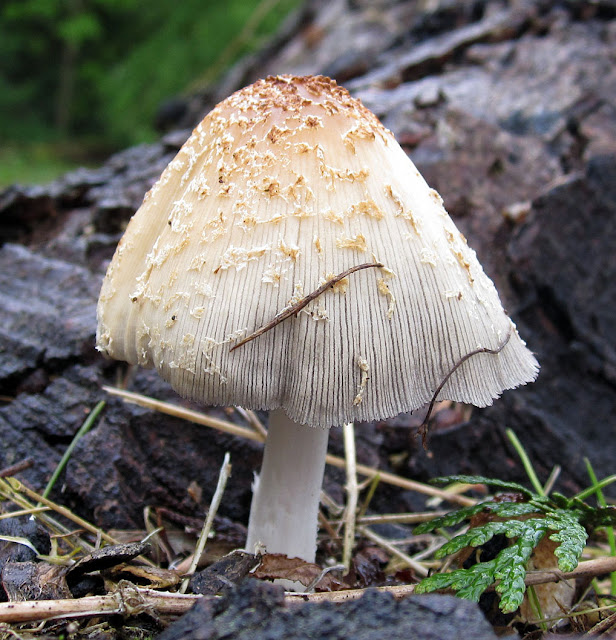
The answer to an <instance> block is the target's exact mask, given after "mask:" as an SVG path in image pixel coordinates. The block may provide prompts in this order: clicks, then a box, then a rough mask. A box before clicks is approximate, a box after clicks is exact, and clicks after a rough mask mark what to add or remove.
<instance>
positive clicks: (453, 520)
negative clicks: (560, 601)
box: [415, 475, 616, 613]
mask: <svg viewBox="0 0 616 640" xmlns="http://www.w3.org/2000/svg"><path fill="white" fill-rule="evenodd" d="M434 482H439V483H451V482H464V483H467V484H485V485H488V486H492V487H496V488H498V489H501V490H505V491H507V492H512V491H513V492H515V493H516V494H518V495H516V496H513V498H514V500H507V499H506V498H508V497H509V496H507V495H504V496H501V498H500V500H495V501H486V502H483V503H481V504H477V505H474V506H472V507H465V508H463V509H458V510H457V511H454V512H452V513H449V514H447V515H445V516H441V517H439V518H435V519H434V520H432V521H431V522H426V523H423V524H421V525H420V526H419V527H416V529H415V532H416V533H427V532H429V531H433V530H434V529H438V528H441V527H451V526H455V525H458V524H460V523H462V522H464V521H465V520H470V519H471V518H473V516H476V515H478V514H479V513H481V512H486V513H488V514H490V516H492V517H497V518H499V519H498V520H489V521H488V522H485V523H484V524H481V525H479V526H477V527H473V528H471V529H469V530H468V531H465V532H463V533H460V534H458V535H457V536H455V537H454V538H452V539H451V540H449V541H448V542H446V543H445V544H444V545H443V546H442V547H441V548H440V549H439V550H438V551H436V553H435V557H437V558H440V557H443V556H445V555H449V554H454V553H456V552H458V551H460V550H461V549H463V548H465V547H480V546H482V545H484V544H485V543H486V542H488V541H489V540H491V539H492V538H493V537H494V536H496V535H505V536H507V537H508V538H510V539H512V540H513V542H512V544H511V545H510V546H508V547H507V548H505V549H503V550H501V551H500V552H499V553H498V555H497V556H496V558H494V559H492V560H489V561H487V562H479V563H477V564H475V565H473V566H471V567H469V568H468V569H456V570H454V571H451V572H450V573H446V574H436V575H433V576H430V577H428V578H425V579H424V580H423V581H422V582H421V583H420V584H419V585H417V588H416V590H417V593H425V592H428V591H436V590H440V589H452V590H454V591H455V592H456V593H457V595H458V596H459V597H462V598H466V599H469V600H474V601H477V600H479V597H480V596H481V594H482V593H483V592H484V591H485V590H486V589H487V588H488V587H489V586H490V585H491V584H494V583H496V586H495V589H496V591H497V592H498V593H499V594H500V597H501V599H500V608H501V609H502V611H504V612H507V613H510V612H513V611H515V610H516V609H517V608H518V607H519V606H520V604H521V603H522V601H523V599H524V595H525V592H526V584H525V578H526V570H527V566H528V562H529V560H530V557H531V555H532V553H533V551H534V549H535V548H536V547H537V545H538V544H539V543H540V542H541V540H542V539H543V538H544V537H545V536H546V535H548V532H549V536H550V539H551V540H552V541H554V542H556V543H557V547H556V550H555V552H554V553H555V555H556V557H557V558H558V567H559V568H560V569H561V571H565V572H569V571H573V570H574V569H575V567H576V566H577V565H578V562H579V559H580V557H581V555H582V552H583V550H584V546H585V545H586V541H587V538H588V533H587V529H588V530H592V529H594V528H596V527H600V526H614V525H616V508H614V507H592V506H590V505H588V504H587V503H585V502H583V501H582V500H581V499H580V498H578V497H574V498H566V497H565V496H563V495H562V494H558V493H552V494H551V495H550V496H547V495H538V494H535V493H533V492H532V491H529V490H528V489H526V488H525V487H523V486H522V485H519V484H517V483H515V482H503V481H501V480H493V479H491V478H484V477H482V476H466V475H457V476H449V477H446V478H436V479H435V480H434ZM520 494H521V495H522V496H523V497H524V501H523V502H520V501H519V500H520V497H519V495H520Z"/></svg>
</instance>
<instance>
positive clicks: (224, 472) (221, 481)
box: [180, 452, 231, 593]
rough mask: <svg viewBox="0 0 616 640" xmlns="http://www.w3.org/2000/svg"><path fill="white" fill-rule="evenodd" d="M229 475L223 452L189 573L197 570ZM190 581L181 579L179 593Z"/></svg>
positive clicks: (229, 467)
mask: <svg viewBox="0 0 616 640" xmlns="http://www.w3.org/2000/svg"><path fill="white" fill-rule="evenodd" d="M230 475H231V463H230V462H229V453H228V452H227V453H225V457H224V460H223V463H222V467H221V468H220V474H219V475H218V483H217V485H216V491H215V492H214V495H213V496H212V501H211V502H210V508H209V509H208V512H207V518H206V519H205V522H204V524H203V528H202V529H201V533H200V534H199V539H198V540H197V546H196V547H195V551H194V553H193V557H192V561H191V563H190V568H189V570H188V573H189V574H191V575H192V574H194V573H195V571H196V570H197V566H198V565H199V560H200V559H201V556H202V555H203V550H204V549H205V544H206V542H207V539H208V536H209V535H210V531H211V530H212V525H213V524H214V517H215V516H216V513H217V512H218V507H219V506H220V503H221V501H222V496H223V493H224V492H225V487H226V486H227V480H228V479H229V476H230ZM189 582H190V579H189V578H186V579H184V580H183V581H182V585H181V586H180V593H185V592H186V589H187V588H188V583H189Z"/></svg>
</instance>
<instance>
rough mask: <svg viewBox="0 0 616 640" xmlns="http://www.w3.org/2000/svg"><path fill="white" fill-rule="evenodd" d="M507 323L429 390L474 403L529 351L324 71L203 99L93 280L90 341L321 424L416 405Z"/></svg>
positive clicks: (453, 232) (201, 393)
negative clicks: (94, 316) (94, 324)
mask: <svg viewBox="0 0 616 640" xmlns="http://www.w3.org/2000/svg"><path fill="white" fill-rule="evenodd" d="M372 262H378V263H381V264H382V265H383V267H373V268H366V269H363V270H361V271H356V272H355V273H352V274H351V275H349V276H348V277H347V278H345V279H344V280H342V281H340V282H339V283H337V284H336V285H335V286H334V287H333V288H330V289H328V290H327V291H326V292H324V293H323V294H322V295H320V296H319V297H318V298H316V299H315V300H314V301H312V302H311V303H310V304H309V305H308V306H307V307H306V308H305V309H303V310H302V311H300V312H299V314H298V315H297V316H296V317H295V316H292V317H291V318H289V319H287V320H285V321H284V322H281V323H280V324H278V325H277V326H275V327H274V328H272V329H271V330H269V331H267V332H265V333H264V334H263V335H260V336H259V337H258V338H256V339H254V340H253V341H251V342H248V343H246V344H244V345H242V346H241V347H239V348H237V349H235V350H234V351H231V348H232V347H233V345H234V344H236V343H237V342H238V341H239V340H241V339H242V338H244V337H246V336H248V335H249V334H251V333H252V332H254V331H256V330H257V329H259V328H260V327H262V326H263V325H265V324H267V323H268V322H269V321H271V320H272V319H273V318H274V317H275V316H276V315H277V314H278V313H280V312H281V311H283V310H284V309H285V308H287V307H288V306H289V305H290V304H292V303H293V302H296V301H297V300H299V299H300V298H302V297H303V296H305V295H307V294H309V293H311V292H312V291H314V290H315V289H317V288H318V287H319V285H321V284H323V283H324V282H325V281H327V280H329V279H331V278H332V277H333V276H335V275H337V274H339V273H341V272H343V271H345V270H346V269H349V268H350V267H353V266H356V265H359V264H363V263H372ZM510 332H512V333H511V336H510V339H509V342H508V343H507V344H506V346H505V347H504V348H503V349H502V350H501V351H500V352H499V353H498V354H496V355H495V354H488V353H483V354H478V355H475V356H473V357H471V358H469V359H468V360H466V361H465V362H464V363H463V364H462V365H461V366H460V367H459V368H458V369H457V370H456V371H455V372H454V373H453V375H452V376H451V377H450V378H449V379H448V381H447V383H446V384H445V385H444V387H443V389H442V390H441V392H440V394H439V399H450V400H456V401H460V402H466V403H471V404H474V405H477V406H485V405H489V404H491V403H492V401H493V399H494V398H496V397H498V396H499V395H500V393H501V392H502V391H503V390H504V389H509V388H513V387H516V386H518V385H520V384H525V383H527V382H530V381H532V380H534V379H535V377H536V376H537V372H538V364H537V362H536V360H535V358H534V357H533V355H532V354H531V353H530V352H529V351H528V350H527V348H526V347H525V345H524V343H523V342H522V340H521V339H520V338H519V336H518V334H517V332H516V331H515V327H514V326H513V323H512V322H511V320H510V319H509V318H508V317H507V315H506V314H505V312H504V311H503V308H502V306H501V302H500V300H499V297H498V294H497V292H496V289H495V287H494V285H493V283H492V281H491V280H490V279H489V278H488V277H487V276H486V275H485V274H484V272H483V269H482V268H481V265H480V264H479V262H478V260H477V258H476V256H475V253H474V251H472V250H471V249H470V248H469V247H468V246H467V244H466V240H465V239H464V237H463V236H462V234H461V233H460V232H459V231H458V230H457V228H456V227H455V225H454V224H453V222H452V221H451V219H450V218H449V216H448V215H447V213H446V211H445V209H444V208H443V204H442V201H441V198H440V196H439V195H438V193H437V192H436V191H434V190H433V189H430V188H429V187H428V185H427V184H426V182H425V181H424V179H423V178H422V177H421V175H420V174H419V172H418V171H417V169H416V168H415V166H414V165H413V163H412V162H411V161H410V160H409V158H408V157H407V155H406V154H405V152H404V151H403V150H402V149H401V147H400V146H399V145H398V143H397V142H396V141H395V139H394V137H393V136H392V134H391V133H390V132H389V131H387V130H386V129H385V128H384V127H383V125H382V124H381V123H380V122H379V121H378V119H377V118H376V117H375V116H374V115H373V114H372V113H371V112H370V111H368V110H367V109H366V108H365V107H364V106H363V105H362V104H361V103H360V102H359V101H358V100H355V99H353V98H351V96H350V95H349V94H348V92H347V91H346V90H345V89H343V88H341V87H339V86H338V85H336V83H335V82H333V81H332V80H330V79H328V78H324V77H291V76H281V77H269V78H267V79H265V80H261V81H258V82H256V83H255V84H253V85H251V86H249V87H246V88H245V89H242V90H241V91H238V92H237V93H235V94H233V95H232V96H231V97H229V98H228V99H226V100H225V101H223V102H221V103H220V104H219V105H218V106H217V107H215V108H214V109H213V110H212V111H211V112H210V113H209V114H208V115H207V116H206V117H205V118H204V120H203V121H202V122H201V124H200V125H199V126H198V127H197V128H196V129H195V131H194V132H193V134H192V135H191V137H190V138H189V140H188V141H187V142H186V144H185V145H184V146H183V147H182V149H181V150H180V152H179V153H178V155H177V156H176V158H175V159H174V160H173V161H172V162H171V163H170V164H169V166H168V167H167V169H166V170H165V171H164V173H163V174H162V176H161V178H160V179H159V181H158V182H157V183H156V184H155V185H154V187H153V188H152V190H151V191H150V192H149V193H148V194H147V195H146V197H145V199H144V202H143V204H142V206H141V208H140V209H139V210H138V211H137V213H136V214H135V215H134V217H133V218H132V220H131V221H130V223H129V225H128V228H127V230H126V233H125V234H124V237H123V238H122V240H121V242H120V244H119V246H118V248H117V251H116V254H115V256H114V258H113V260H112V262H111V264H110V266H109V270H108V272H107V275H106V278H105V281H104V284H103V288H102V291H101V295H100V301H99V305H98V334H97V343H98V348H99V349H100V350H101V351H103V352H105V353H107V354H108V355H109V356H111V357H113V358H116V359H120V360H126V361H128V362H130V363H133V364H139V365H141V366H145V367H156V368H157V369H158V371H159V373H160V375H161V376H162V377H163V378H164V379H166V380H168V381H169V382H170V383H171V385H172V386H173V388H174V389H175V390H176V391H177V392H178V393H180V394H181V395H183V396H186V397H190V398H192V399H194V400H198V401H201V402H203V403H205V404H209V405H228V404H234V405H241V406H244V407H248V408H253V409H275V408H279V407H282V408H283V409H284V411H285V412H286V413H287V415H288V416H289V417H290V418H291V419H293V420H294V421H295V422H297V423H300V424H310V425H313V426H321V427H329V426H333V425H340V424H343V423H345V422H350V421H353V420H374V419H381V418H387V417H391V416H394V415H397V414H398V413H401V412H404V411H410V410H413V409H416V408H418V407H420V406H422V405H424V404H425V403H426V402H428V401H430V399H431V398H432V395H433V394H434V392H435V390H436V389H437V388H438V386H439V384H440V383H441V382H442V381H443V379H444V378H445V377H446V376H447V374H448V373H449V372H450V371H451V370H452V369H453V368H454V367H455V365H456V364H457V363H458V362H459V361H460V359H461V358H463V357H464V356H465V355H466V354H468V353H469V352H472V351H474V350H476V349H478V348H487V349H496V348H498V347H499V346H501V345H502V344H503V342H504V341H505V340H506V339H507V336H508V335H509V333H510Z"/></svg>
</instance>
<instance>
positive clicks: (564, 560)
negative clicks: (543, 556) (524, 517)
mask: <svg viewBox="0 0 616 640" xmlns="http://www.w3.org/2000/svg"><path fill="white" fill-rule="evenodd" d="M579 517H580V515H579V514H577V513H576V512H575V511H565V510H563V509H559V510H558V511H556V512H555V513H554V514H552V515H549V516H547V517H546V518H545V522H546V526H547V527H548V528H549V529H553V530H554V531H555V533H553V534H552V535H551V536H550V540H553V541H554V542H558V543H559V545H558V547H557V548H556V550H555V551H554V555H555V556H556V557H557V558H558V568H559V569H560V570H561V571H565V572H567V571H573V570H574V569H575V568H576V567H577V565H578V562H579V560H580V557H581V555H582V552H583V551H584V547H585V545H586V540H587V539H588V534H587V533H586V529H585V528H584V527H583V526H582V525H581V524H580V523H579Z"/></svg>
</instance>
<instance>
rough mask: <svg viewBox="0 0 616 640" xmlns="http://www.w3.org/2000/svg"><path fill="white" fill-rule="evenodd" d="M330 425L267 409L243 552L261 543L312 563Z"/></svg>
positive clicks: (273, 549)
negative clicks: (302, 421) (312, 423)
mask: <svg viewBox="0 0 616 640" xmlns="http://www.w3.org/2000/svg"><path fill="white" fill-rule="evenodd" d="M328 438H329V429H320V428H316V427H315V428H313V427H308V426H305V425H300V424H297V423H295V422H293V421H292V420H291V419H290V418H288V417H287V415H286V414H285V413H284V411H282V410H281V409H277V410H275V411H271V412H270V418H269V429H268V434H267V440H266V443H265V451H264V454H263V464H262V467H261V474H260V476H259V477H258V478H256V479H255V484H254V485H253V492H254V495H253V499H252V506H251V509H250V520H249V523H248V538H247V541H246V549H247V551H249V552H251V553H254V552H255V550H257V549H262V548H265V550H266V551H267V552H268V553H281V554H284V555H286V556H288V557H289V558H301V559H302V560H306V561H307V562H314V558H315V553H316V537H317V519H318V512H319V501H320V494H321V486H322V484H323V472H324V470H325V456H326V454H327V440H328Z"/></svg>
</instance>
